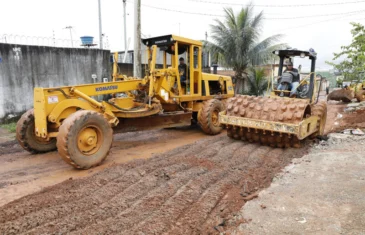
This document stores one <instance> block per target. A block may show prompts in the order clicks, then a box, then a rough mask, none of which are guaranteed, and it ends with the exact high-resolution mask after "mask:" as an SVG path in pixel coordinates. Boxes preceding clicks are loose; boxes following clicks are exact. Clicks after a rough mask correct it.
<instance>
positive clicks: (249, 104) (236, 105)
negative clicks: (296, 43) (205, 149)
mask: <svg viewBox="0 0 365 235" xmlns="http://www.w3.org/2000/svg"><path fill="white" fill-rule="evenodd" d="M273 53H274V54H275V55H277V56H279V58H280V62H279V70H278V77H276V78H278V79H279V83H280V84H282V85H285V84H283V83H282V82H281V79H283V78H284V77H290V74H286V73H288V72H286V73H284V72H285V71H284V72H283V65H284V61H285V60H289V61H290V62H291V60H292V58H294V57H301V58H309V59H310V60H311V72H310V74H309V75H308V76H307V77H303V78H302V79H301V82H300V84H299V87H298V88H297V95H296V98H293V97H292V96H290V90H289V89H286V90H278V88H274V81H273V80H274V78H273V79H272V80H269V81H268V82H269V88H270V87H271V93H270V95H269V96H267V97H253V96H246V95H237V96H235V97H233V98H230V99H228V101H227V110H226V111H222V112H221V113H220V115H219V121H220V123H221V124H222V125H224V126H225V127H226V128H227V135H228V136H229V137H231V138H235V139H242V140H248V141H250V142H259V143H261V144H264V145H270V146H272V147H300V141H301V140H303V139H305V138H307V137H309V136H311V137H316V136H318V135H323V134H324V127H325V124H326V118H327V103H326V102H318V98H319V90H320V89H319V88H318V87H317V86H318V84H317V82H316V81H315V77H316V76H315V62H316V53H315V52H314V51H300V50H277V51H274V52H273ZM308 80H309V81H308ZM284 87H285V86H284ZM317 92H318V93H317Z"/></svg>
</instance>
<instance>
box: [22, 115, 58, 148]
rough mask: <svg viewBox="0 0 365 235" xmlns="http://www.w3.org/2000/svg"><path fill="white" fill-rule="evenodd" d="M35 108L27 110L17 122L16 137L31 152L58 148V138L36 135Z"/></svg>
mask: <svg viewBox="0 0 365 235" xmlns="http://www.w3.org/2000/svg"><path fill="white" fill-rule="evenodd" d="M34 129H35V128H34V109H30V110H28V111H27V112H25V113H24V114H23V115H22V117H21V118H20V119H19V121H18V123H17V124H16V139H17V140H18V142H19V144H20V146H22V148H23V149H25V150H27V151H28V152H30V153H45V152H49V151H53V150H55V149H56V139H55V138H51V139H50V140H46V139H43V138H40V137H37V136H36V135H35V132H34V131H35V130H34Z"/></svg>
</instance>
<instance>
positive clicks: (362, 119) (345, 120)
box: [325, 103, 365, 134]
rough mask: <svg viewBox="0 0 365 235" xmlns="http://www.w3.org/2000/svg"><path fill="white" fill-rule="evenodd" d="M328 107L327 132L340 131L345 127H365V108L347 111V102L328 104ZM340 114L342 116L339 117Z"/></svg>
mask: <svg viewBox="0 0 365 235" xmlns="http://www.w3.org/2000/svg"><path fill="white" fill-rule="evenodd" d="M327 108H328V111H327V122H326V128H325V133H326V134H328V133H330V132H340V131H342V130H344V129H351V128H360V129H364V128H365V110H357V111H355V112H353V113H345V112H344V109H345V108H346V104H344V103H335V104H328V106H327ZM338 114H341V115H342V117H341V118H337V116H338ZM336 124H337V125H336Z"/></svg>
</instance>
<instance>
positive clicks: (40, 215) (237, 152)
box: [0, 136, 306, 234]
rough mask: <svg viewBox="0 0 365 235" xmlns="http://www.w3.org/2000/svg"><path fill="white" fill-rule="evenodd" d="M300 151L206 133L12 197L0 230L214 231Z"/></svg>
mask: <svg viewBox="0 0 365 235" xmlns="http://www.w3.org/2000/svg"><path fill="white" fill-rule="evenodd" d="M305 152H306V148H302V149H300V150H298V149H285V150H284V149H272V148H270V147H266V146H259V145H255V144H249V143H246V142H240V141H234V140H231V139H229V138H227V137H226V136H217V137H213V138H206V139H204V140H201V141H199V142H197V143H193V144H190V145H185V146H182V147H179V148H176V149H174V150H172V151H169V152H167V153H163V154H159V156H155V157H154V158H151V159H147V160H136V161H133V162H130V163H127V164H121V165H117V166H113V167H110V168H108V169H107V170H105V171H102V172H99V173H97V174H95V175H93V176H91V177H88V178H84V179H78V180H67V181H65V182H63V183H60V184H58V185H55V186H52V187H48V188H45V189H44V190H42V191H41V192H38V193H35V194H32V195H29V196H26V197H23V198H21V199H19V200H16V201H13V202H11V203H9V204H7V205H5V206H3V207H2V208H0V211H1V212H0V233H1V234H18V233H24V232H27V233H30V234H39V233H75V234H76V233H77V234H90V233H99V234H111V233H122V234H136V233H138V232H141V231H142V232H145V233H155V234H163V233H166V234H201V233H215V232H217V229H218V228H217V227H216V226H218V227H223V228H224V225H225V224H224V221H225V220H227V219H229V218H230V216H232V214H233V213H234V212H237V211H238V210H239V209H240V208H241V207H242V205H243V204H244V203H245V200H244V197H246V196H247V195H250V194H252V193H255V192H256V191H257V190H259V189H261V188H264V187H267V186H268V185H269V184H270V183H271V180H272V178H273V177H274V175H275V174H276V173H277V172H279V171H280V169H281V168H282V167H284V166H285V165H287V164H288V163H289V162H290V161H291V159H292V158H295V157H299V156H302V155H303V154H304V153H305ZM219 225H223V226H219ZM215 227H216V229H215ZM220 229H222V228H220Z"/></svg>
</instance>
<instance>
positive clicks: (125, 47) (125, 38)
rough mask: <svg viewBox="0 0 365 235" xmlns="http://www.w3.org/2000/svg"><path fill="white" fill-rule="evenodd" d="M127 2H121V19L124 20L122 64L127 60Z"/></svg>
mask: <svg viewBox="0 0 365 235" xmlns="http://www.w3.org/2000/svg"><path fill="white" fill-rule="evenodd" d="M126 8H127V0H123V18H124V59H123V63H125V60H126V58H127V53H128V47H127V13H126Z"/></svg>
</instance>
